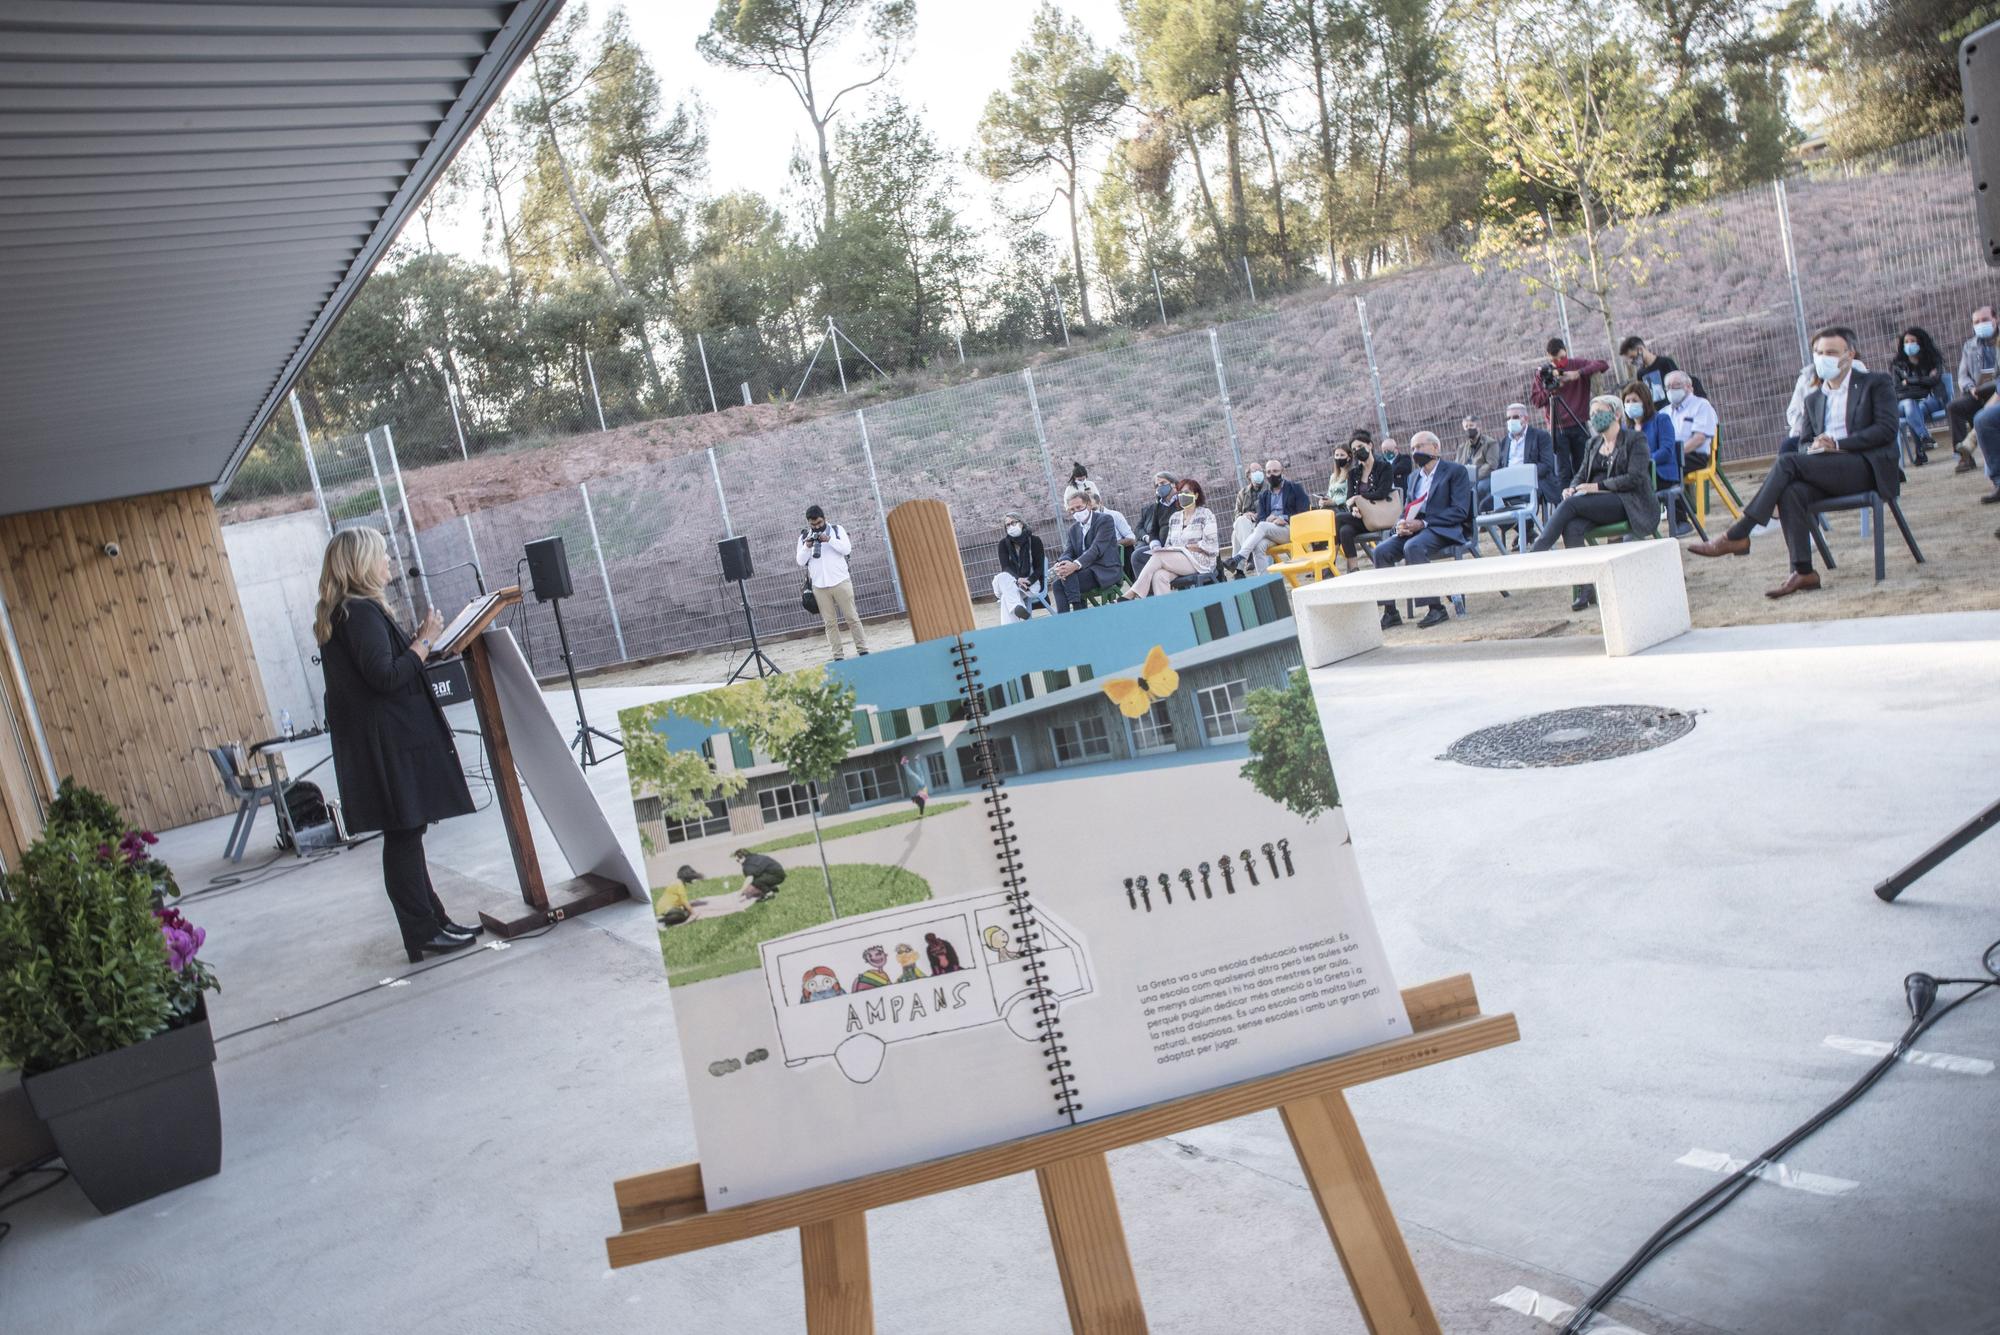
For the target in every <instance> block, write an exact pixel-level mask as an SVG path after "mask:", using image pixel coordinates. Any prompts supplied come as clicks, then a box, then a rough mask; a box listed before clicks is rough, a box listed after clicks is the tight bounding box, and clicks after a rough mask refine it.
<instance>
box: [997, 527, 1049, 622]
mask: <svg viewBox="0 0 2000 1335" xmlns="http://www.w3.org/2000/svg"><path fill="white" fill-rule="evenodd" d="M1044 557H1045V552H1044V549H1043V547H1042V540H1041V539H1040V538H1038V537H1036V536H1035V535H1034V534H1032V533H1030V532H1028V526H1027V525H1026V524H1025V523H1023V522H1022V520H1021V516H1020V515H1019V514H1016V513H1010V514H1009V515H1008V516H1007V526H1006V532H1005V534H1004V535H1003V536H1002V537H1001V539H1000V573H999V574H997V575H995V576H994V577H993V596H994V597H995V598H998V599H999V600H1000V624H1001V625H1003V626H1004V625H1006V624H1007V623H1008V622H1009V621H1026V620H1027V619H1028V599H1030V598H1032V597H1035V596H1036V595H1037V594H1039V593H1041V592H1042V580H1043V578H1044V577H1045V574H1046V571H1045V567H1044V565H1043V561H1044Z"/></svg>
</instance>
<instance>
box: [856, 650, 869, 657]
mask: <svg viewBox="0 0 2000 1335" xmlns="http://www.w3.org/2000/svg"><path fill="white" fill-rule="evenodd" d="M854 652H855V654H856V655H857V656H859V657H861V658H866V657H868V651H867V650H866V649H856V650H855V651H854Z"/></svg>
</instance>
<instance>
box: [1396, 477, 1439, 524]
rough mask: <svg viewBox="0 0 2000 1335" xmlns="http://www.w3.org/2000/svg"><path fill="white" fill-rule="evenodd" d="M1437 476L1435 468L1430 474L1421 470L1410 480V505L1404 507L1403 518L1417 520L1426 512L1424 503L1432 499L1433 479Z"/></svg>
mask: <svg viewBox="0 0 2000 1335" xmlns="http://www.w3.org/2000/svg"><path fill="white" fill-rule="evenodd" d="M1436 475H1437V470H1436V469H1435V468H1433V469H1430V470H1429V471H1428V472H1427V471H1425V470H1424V469H1421V468H1419V469H1418V470H1417V474H1416V476H1415V477H1413V478H1411V479H1410V492H1411V495H1410V503H1409V504H1408V505H1406V506H1404V507H1403V518H1405V519H1415V518H1416V517H1417V516H1418V515H1420V514H1422V513H1423V512H1424V502H1425V501H1427V500H1429V499H1430V497H1431V479H1432V478H1433V477H1435V476H1436Z"/></svg>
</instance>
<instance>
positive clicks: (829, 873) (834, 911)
mask: <svg viewBox="0 0 2000 1335" xmlns="http://www.w3.org/2000/svg"><path fill="white" fill-rule="evenodd" d="M818 788H819V785H818V784H814V785H813V790H814V791H813V794H812V806H811V808H810V810H811V811H812V818H813V846H814V847H815V848H817V849H818V850H819V872H820V875H822V876H824V877H825V878H826V911H827V913H828V914H830V915H831V916H832V917H835V918H838V917H839V916H840V906H839V905H838V904H836V903H834V902H833V868H831V867H829V866H827V865H826V840H824V839H822V838H820V834H819V792H818Z"/></svg>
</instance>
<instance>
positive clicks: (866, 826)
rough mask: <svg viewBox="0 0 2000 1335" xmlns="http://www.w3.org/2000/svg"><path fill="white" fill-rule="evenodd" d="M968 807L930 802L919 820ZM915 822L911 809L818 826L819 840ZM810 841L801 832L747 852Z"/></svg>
mask: <svg viewBox="0 0 2000 1335" xmlns="http://www.w3.org/2000/svg"><path fill="white" fill-rule="evenodd" d="M970 805H971V803H970V802H933V803H931V805H930V812H929V815H928V816H925V817H923V819H926V820H928V819H930V818H931V817H935V816H942V815H944V813H945V812H947V811H956V810H958V809H959V808H960V807H963V806H970ZM917 819H919V817H918V816H917V810H916V808H915V807H911V808H910V809H909V810H908V811H892V812H889V813H888V814H886V815H881V816H868V817H864V818H863V819H861V820H851V821H846V822H844V823H842V824H840V825H823V826H821V827H820V837H821V838H822V839H825V840H827V841H828V842H831V841H833V840H835V839H845V838H846V837H847V836H848V835H850V834H867V833H868V832H869V831H870V830H886V829H888V828H889V827H890V826H891V825H902V824H904V823H905V822H908V821H913V820H917ZM812 841H813V833H812V831H811V830H801V831H799V832H798V833H797V834H788V835H786V836H784V837H783V838H782V839H772V840H768V841H767V842H765V843H761V844H751V845H750V851H751V852H752V853H776V852H777V851H778V850H780V849H784V848H804V847H805V846H806V845H807V844H809V843H811V842H812ZM834 870H835V872H836V873H838V871H839V870H840V869H839V868H838V867H836V868H835V869H834ZM785 884H786V885H790V884H791V882H789V881H787V882H786V883H785ZM839 889H840V887H839V885H838V884H836V885H835V886H834V890H835V892H836V893H838V892H839Z"/></svg>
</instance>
